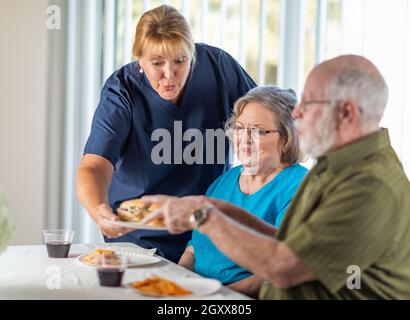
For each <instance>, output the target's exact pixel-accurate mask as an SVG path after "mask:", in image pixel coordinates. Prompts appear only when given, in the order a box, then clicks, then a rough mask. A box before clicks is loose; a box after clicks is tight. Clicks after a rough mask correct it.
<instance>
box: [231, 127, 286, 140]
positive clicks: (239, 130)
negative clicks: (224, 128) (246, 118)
mask: <svg viewBox="0 0 410 320" xmlns="http://www.w3.org/2000/svg"><path fill="white" fill-rule="evenodd" d="M232 129H233V132H234V133H235V134H236V135H238V136H242V135H243V134H244V133H245V132H246V134H247V135H249V136H251V137H252V138H254V139H261V138H264V137H266V136H267V135H268V134H270V133H277V132H279V130H264V129H261V128H244V127H241V126H237V125H235V126H233V128H232Z"/></svg>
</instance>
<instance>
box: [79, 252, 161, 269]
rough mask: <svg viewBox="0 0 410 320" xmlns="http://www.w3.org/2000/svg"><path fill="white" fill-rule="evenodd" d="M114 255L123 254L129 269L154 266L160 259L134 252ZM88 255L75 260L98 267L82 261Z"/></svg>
mask: <svg viewBox="0 0 410 320" xmlns="http://www.w3.org/2000/svg"><path fill="white" fill-rule="evenodd" d="M116 253H117V254H118V253H120V254H124V255H127V256H128V259H129V263H128V266H127V267H129V268H131V267H142V266H147V265H150V264H154V263H157V262H160V261H161V258H160V257H154V256H149V255H146V254H140V253H134V252H130V253H128V254H127V252H125V251H121V252H116ZM88 254H89V253H85V254H82V255H81V256H79V257H77V260H78V261H79V262H80V263H82V264H85V265H87V266H90V267H98V265H97V264H93V263H89V262H87V261H84V260H83V258H84V257H85V256H86V255H88Z"/></svg>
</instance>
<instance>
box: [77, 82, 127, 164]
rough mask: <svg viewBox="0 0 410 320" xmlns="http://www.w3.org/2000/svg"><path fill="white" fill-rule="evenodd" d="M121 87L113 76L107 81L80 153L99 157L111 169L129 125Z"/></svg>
mask: <svg viewBox="0 0 410 320" xmlns="http://www.w3.org/2000/svg"><path fill="white" fill-rule="evenodd" d="M121 88H122V86H121V83H120V81H119V80H118V79H116V78H115V77H114V76H112V77H111V78H110V79H109V80H107V83H106V84H105V86H104V88H103V89H102V92H101V98H100V102H99V104H98V107H97V109H96V111H95V114H94V118H93V122H92V126H91V133H90V136H89V138H88V140H87V143H86V145H85V148H84V154H87V153H91V154H97V155H100V156H102V157H104V158H106V159H108V160H109V161H110V162H111V163H112V164H113V165H114V167H115V164H116V162H117V160H118V157H119V156H120V154H121V150H122V148H123V147H124V143H125V141H126V139H127V137H128V135H129V132H130V127H131V123H132V116H131V111H130V102H129V99H128V98H127V96H126V94H124V92H123V91H124V90H123V89H121Z"/></svg>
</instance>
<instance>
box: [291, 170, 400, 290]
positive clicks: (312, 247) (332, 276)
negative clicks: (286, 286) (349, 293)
mask: <svg viewBox="0 0 410 320" xmlns="http://www.w3.org/2000/svg"><path fill="white" fill-rule="evenodd" d="M395 206H396V204H395V200H394V198H393V195H392V194H391V192H390V191H389V189H388V188H387V186H385V185H383V184H382V183H380V182H379V181H377V180H376V179H374V178H364V177H363V178H359V179H351V180H350V181H348V182H344V183H343V184H340V185H339V186H338V187H337V188H336V189H334V190H332V191H331V193H329V194H328V195H324V196H323V198H322V202H321V204H320V205H319V207H318V208H317V209H315V210H314V212H313V213H312V214H311V216H310V217H309V218H308V220H307V221H306V222H304V223H302V224H300V225H299V226H298V227H296V229H294V230H293V231H292V232H290V233H289V235H288V236H287V237H286V238H285V239H284V242H285V243H286V244H287V245H288V247H289V248H290V249H291V250H292V251H293V252H294V253H295V254H296V255H297V256H298V257H299V259H301V260H302V262H303V263H304V264H305V266H306V267H308V268H310V269H311V270H312V271H313V273H314V274H315V276H316V277H317V278H318V279H319V281H320V282H321V283H322V284H323V285H324V286H325V287H326V288H327V289H328V290H329V291H330V292H332V293H336V292H337V291H339V290H340V289H341V288H342V287H343V286H344V285H345V284H346V281H347V277H348V274H347V272H346V271H347V268H348V267H349V266H350V265H356V266H359V267H360V269H361V270H365V269H366V268H367V267H368V266H370V265H371V264H373V263H374V262H375V261H377V259H378V258H379V257H381V256H382V255H383V254H385V253H386V252H387V250H389V248H390V247H391V244H392V243H393V239H394V235H395V230H396V229H397V225H396V224H395V220H396V219H395V218H394V217H395V212H397V211H396V209H397V208H396V207H395Z"/></svg>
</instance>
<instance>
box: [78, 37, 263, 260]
mask: <svg viewBox="0 0 410 320" xmlns="http://www.w3.org/2000/svg"><path fill="white" fill-rule="evenodd" d="M195 48H196V63H195V65H194V67H193V68H191V74H190V76H189V77H188V80H187V83H186V86H185V90H184V93H183V96H182V98H181V102H180V105H179V106H176V105H174V104H173V103H172V102H170V101H167V100H164V99H162V98H161V97H160V96H159V95H158V94H157V92H155V91H154V90H153V88H152V87H151V85H150V83H149V82H148V79H147V78H146V76H145V74H144V73H140V72H139V65H138V62H132V63H130V64H127V65H125V66H124V67H122V68H121V69H119V70H117V71H116V72H114V74H113V75H111V76H110V77H109V78H108V80H107V81H106V83H105V85H104V87H103V89H102V92H101V98H100V103H99V105H98V107H97V110H96V112H95V115H94V118H93V122H92V127H91V133H90V136H89V138H88V141H87V143H86V146H85V149H84V154H96V155H100V156H103V157H104V158H106V159H108V160H109V161H110V162H111V163H112V164H113V166H114V174H113V177H112V181H111V184H110V187H109V191H108V195H109V204H110V206H111V207H112V209H113V211H114V212H115V211H116V209H117V208H118V206H119V204H120V203H121V202H122V201H124V200H127V199H132V198H137V197H141V196H143V195H149V194H168V195H176V196H186V195H198V194H205V192H206V190H207V188H208V187H209V186H210V185H211V183H212V182H213V181H214V180H215V179H216V178H218V176H220V175H221V174H222V173H223V172H224V171H225V170H226V169H228V166H227V164H228V158H229V157H228V152H229V147H228V143H225V159H226V163H225V164H212V165H210V164H192V165H189V164H186V163H184V161H182V164H174V162H172V164H160V165H157V164H155V163H153V161H152V160H151V151H152V149H153V147H154V146H155V145H156V144H157V143H159V142H156V141H151V134H152V132H153V131H154V130H155V129H160V128H164V129H167V130H168V131H169V132H170V134H171V141H172V143H171V156H172V158H171V159H172V160H173V159H174V152H173V146H174V136H173V135H174V133H173V128H174V121H182V128H183V132H185V130H186V129H188V128H197V129H199V130H201V132H202V133H204V131H205V129H218V128H222V129H223V125H224V122H225V120H226V119H227V118H228V117H229V116H230V115H231V111H232V107H233V104H234V102H235V101H236V100H237V99H238V98H239V97H241V96H243V95H244V94H245V93H247V92H248V91H249V90H250V89H251V88H253V87H255V86H256V84H255V82H254V81H253V80H252V79H251V77H250V76H249V75H248V74H247V73H246V72H245V71H244V70H243V69H242V68H241V66H240V65H239V64H238V63H237V62H236V61H235V60H234V59H233V58H232V57H231V56H230V55H229V54H227V53H226V52H224V51H223V50H221V49H218V48H215V47H211V46H208V45H205V44H196V45H195ZM192 141H193V140H192ZM192 141H187V142H184V143H183V146H186V145H188V144H190V143H191V142H192ZM205 142H206V141H205V139H204V146H205ZM203 152H204V159H206V158H205V147H204V151H203ZM204 163H205V161H204ZM215 163H216V162H215ZM190 238H191V233H190V232H187V233H184V234H181V235H171V234H169V233H168V232H167V231H155V230H136V231H134V232H132V233H130V234H127V235H125V236H122V237H119V238H116V239H112V240H108V239H107V238H106V239H105V240H106V241H115V242H120V241H121V242H132V243H136V244H138V245H140V246H142V247H144V248H157V249H158V253H159V254H160V255H162V256H164V257H166V258H167V259H169V260H171V261H174V262H177V261H178V260H179V258H180V256H181V255H182V253H183V251H184V249H185V246H186V243H187V242H188V240H189V239H190Z"/></svg>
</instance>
